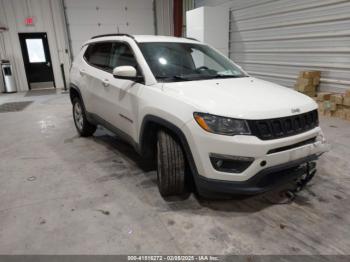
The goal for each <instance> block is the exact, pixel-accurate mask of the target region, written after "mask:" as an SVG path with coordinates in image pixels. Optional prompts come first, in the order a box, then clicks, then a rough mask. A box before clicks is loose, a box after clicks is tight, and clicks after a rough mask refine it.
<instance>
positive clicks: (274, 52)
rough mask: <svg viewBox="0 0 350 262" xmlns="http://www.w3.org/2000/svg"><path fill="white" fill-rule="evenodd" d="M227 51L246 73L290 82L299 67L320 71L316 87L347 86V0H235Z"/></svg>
mask: <svg viewBox="0 0 350 262" xmlns="http://www.w3.org/2000/svg"><path fill="white" fill-rule="evenodd" d="M230 6H231V9H230V43H229V50H230V57H231V58H232V59H233V60H234V61H236V62H237V63H238V64H240V65H242V67H244V68H245V69H246V70H247V71H248V72H249V73H250V74H251V75H254V76H257V77H260V78H263V79H266V80H269V81H272V82H276V83H279V84H282V85H285V86H288V87H293V85H294V83H295V79H296V75H297V74H298V72H299V71H301V70H312V69H317V70H321V71H322V82H321V89H322V90H329V91H341V90H342V89H344V88H346V87H350V1H349V0H346V1H344V0H343V1H340V0H322V1H320V0H308V1H305V0H274V1H271V0H235V1H231V4H230Z"/></svg>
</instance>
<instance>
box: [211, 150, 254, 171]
mask: <svg viewBox="0 0 350 262" xmlns="http://www.w3.org/2000/svg"><path fill="white" fill-rule="evenodd" d="M209 157H210V162H211V164H212V165H213V167H214V168H215V169H216V170H217V171H220V172H227V173H242V172H243V171H244V170H246V169H247V168H248V167H249V166H250V165H251V164H252V163H253V161H254V158H252V157H242V156H229V155H221V154H214V153H211V154H210V155H209Z"/></svg>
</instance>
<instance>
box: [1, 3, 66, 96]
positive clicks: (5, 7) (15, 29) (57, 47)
mask: <svg viewBox="0 0 350 262" xmlns="http://www.w3.org/2000/svg"><path fill="white" fill-rule="evenodd" d="M63 14H64V13H63V7H62V5H61V3H60V0H49V1H48V0H28V1H23V0H11V1H9V0H0V24H1V25H2V26H5V27H7V28H9V30H8V31H5V32H3V33H2V38H3V41H4V51H3V53H4V54H2V56H3V58H7V59H9V60H10V61H11V63H12V66H13V69H14V75H15V78H16V83H17V88H18V89H19V91H26V90H28V82H27V77H26V73H25V68H24V64H23V57H22V52H21V47H20V43H19V37H18V33H26V32H27V33H34V32H46V33H47V36H48V42H49V47H50V55H51V60H52V68H53V74H54V78H55V83H56V87H59V88H62V87H63V85H64V84H63V78H62V74H61V68H60V64H64V68H65V72H66V76H67V75H68V70H69V67H70V60H69V53H68V52H67V51H68V49H69V47H68V41H66V33H65V24H64V16H63ZM28 16H32V17H34V25H31V26H27V25H25V22H24V21H25V18H26V17H28ZM66 81H67V82H68V81H69V80H68V77H67V78H66Z"/></svg>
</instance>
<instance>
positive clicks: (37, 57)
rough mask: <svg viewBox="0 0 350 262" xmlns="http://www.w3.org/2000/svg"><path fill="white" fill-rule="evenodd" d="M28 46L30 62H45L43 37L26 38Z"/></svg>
mask: <svg viewBox="0 0 350 262" xmlns="http://www.w3.org/2000/svg"><path fill="white" fill-rule="evenodd" d="M26 46H27V51H28V56H29V62H30V63H45V62H46V57H45V51H44V45H43V40H42V39H41V38H33V39H26Z"/></svg>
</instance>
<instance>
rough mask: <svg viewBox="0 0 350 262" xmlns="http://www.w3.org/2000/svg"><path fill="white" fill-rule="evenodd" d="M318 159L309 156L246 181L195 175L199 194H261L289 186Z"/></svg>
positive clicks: (263, 171) (267, 170) (262, 172)
mask: <svg viewBox="0 0 350 262" xmlns="http://www.w3.org/2000/svg"><path fill="white" fill-rule="evenodd" d="M317 159H318V155H311V156H307V157H305V158H302V159H298V160H294V161H291V162H288V163H285V164H281V165H277V166H273V167H269V168H266V169H264V170H262V171H260V172H259V173H257V174H256V175H255V176H253V177H251V178H250V179H248V180H246V181H222V180H216V179H209V178H206V177H203V176H201V175H195V176H194V177H195V183H196V186H197V189H198V191H199V192H210V193H218V194H220V193H223V194H247V195H252V194H259V193H263V192H266V191H269V190H272V189H273V188H276V187H279V186H282V185H283V184H287V183H288V182H291V181H293V180H294V179H296V178H298V177H300V176H302V175H304V174H305V173H306V166H305V165H303V164H305V163H308V162H312V161H315V160H317Z"/></svg>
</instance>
